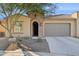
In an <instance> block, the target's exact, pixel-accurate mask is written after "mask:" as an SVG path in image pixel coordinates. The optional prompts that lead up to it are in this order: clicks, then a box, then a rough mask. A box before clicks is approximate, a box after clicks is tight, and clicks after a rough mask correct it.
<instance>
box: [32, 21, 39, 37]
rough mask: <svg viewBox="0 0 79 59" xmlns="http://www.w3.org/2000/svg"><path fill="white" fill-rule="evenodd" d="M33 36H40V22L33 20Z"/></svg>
mask: <svg viewBox="0 0 79 59" xmlns="http://www.w3.org/2000/svg"><path fill="white" fill-rule="evenodd" d="M32 25H33V36H38V22H36V21H35V22H33V24H32Z"/></svg>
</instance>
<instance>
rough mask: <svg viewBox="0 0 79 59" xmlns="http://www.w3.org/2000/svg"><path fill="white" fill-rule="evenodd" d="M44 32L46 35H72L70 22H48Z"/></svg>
mask: <svg viewBox="0 0 79 59" xmlns="http://www.w3.org/2000/svg"><path fill="white" fill-rule="evenodd" d="M44 33H45V36H70V24H62V23H57V24H55V23H54V24H52V23H46V24H45V28H44Z"/></svg>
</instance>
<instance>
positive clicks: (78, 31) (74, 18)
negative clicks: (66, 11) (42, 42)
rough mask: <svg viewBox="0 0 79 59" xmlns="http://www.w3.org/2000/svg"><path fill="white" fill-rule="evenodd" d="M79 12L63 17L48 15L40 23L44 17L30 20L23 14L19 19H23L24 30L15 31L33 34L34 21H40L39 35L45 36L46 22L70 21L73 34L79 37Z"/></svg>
mask: <svg viewBox="0 0 79 59" xmlns="http://www.w3.org/2000/svg"><path fill="white" fill-rule="evenodd" d="M78 15H79V14H77V13H75V14H72V15H71V17H70V15H69V17H68V16H66V17H65V16H63V17H58V16H56V17H47V18H44V19H43V24H42V25H40V21H39V20H41V19H42V18H41V17H40V18H39V19H38V20H37V19H34V20H30V18H28V17H27V16H21V17H20V18H19V20H18V21H23V31H22V32H21V33H14V32H12V34H13V35H14V36H27V37H28V36H32V34H33V33H32V29H33V28H32V23H33V22H34V21H37V22H38V23H39V36H41V35H42V36H44V25H45V24H46V23H70V24H71V32H70V33H71V36H78V37H79V18H78V17H79V16H78ZM5 33H6V36H9V34H8V32H7V31H5Z"/></svg>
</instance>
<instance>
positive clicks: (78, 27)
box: [76, 16, 79, 37]
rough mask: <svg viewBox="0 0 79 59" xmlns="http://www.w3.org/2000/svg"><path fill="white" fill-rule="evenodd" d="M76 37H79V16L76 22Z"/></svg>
mask: <svg viewBox="0 0 79 59" xmlns="http://www.w3.org/2000/svg"><path fill="white" fill-rule="evenodd" d="M76 36H77V37H79V16H78V17H77V20H76Z"/></svg>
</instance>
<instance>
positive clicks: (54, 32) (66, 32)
mask: <svg viewBox="0 0 79 59" xmlns="http://www.w3.org/2000/svg"><path fill="white" fill-rule="evenodd" d="M10 19H11V18H10ZM2 22H5V20H2ZM0 33H3V35H2V36H5V37H8V36H9V34H8V32H7V31H6V29H5V28H3V27H2V26H0ZM12 35H13V36H22V37H40V36H42V37H47V36H49V37H50V36H52V37H53V36H76V37H79V13H78V12H76V13H73V14H67V15H64V14H62V15H52V16H51V15H50V16H46V17H44V18H43V17H37V18H36V19H33V20H31V18H29V17H28V16H21V17H20V18H19V20H18V21H16V25H15V26H14V28H13V29H12ZM0 36H1V34H0Z"/></svg>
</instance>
